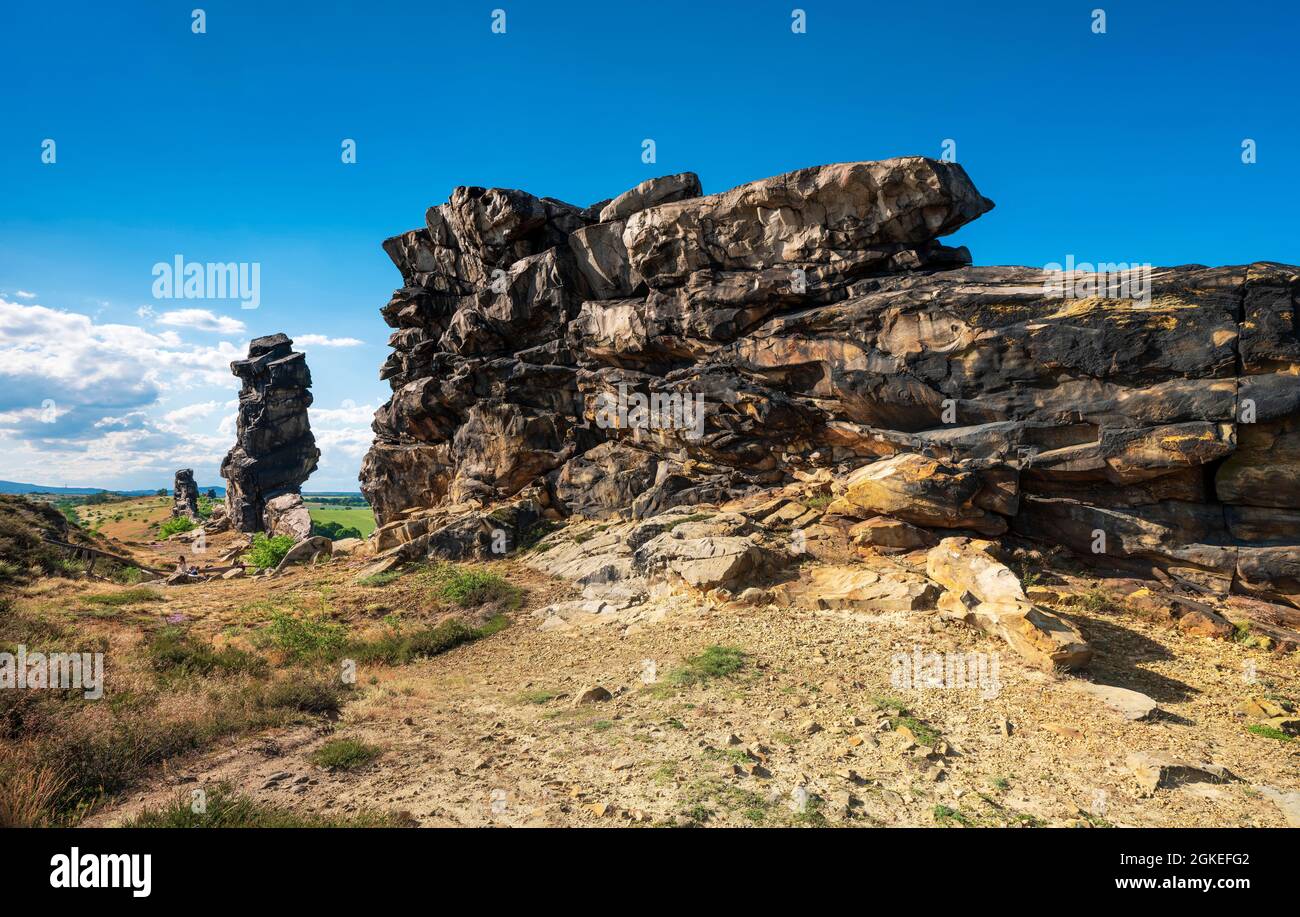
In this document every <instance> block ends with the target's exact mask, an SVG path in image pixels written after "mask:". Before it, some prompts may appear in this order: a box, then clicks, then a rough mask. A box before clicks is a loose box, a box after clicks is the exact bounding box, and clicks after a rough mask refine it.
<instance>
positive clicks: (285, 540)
mask: <svg viewBox="0 0 1300 917" xmlns="http://www.w3.org/2000/svg"><path fill="white" fill-rule="evenodd" d="M293 545H294V541H293V536H292V535H276V536H275V537H274V538H267V537H266V533H265V532H258V533H257V534H256V535H254V536H253V544H252V546H251V547H250V548H249V549H248V553H247V554H245V555H244V563H246V564H248V565H249V566H250V567H255V568H257V569H258V570H266V569H268V568H275V567H278V566H280V561H282V560H284V555H286V554H288V553H289V549H290V548H292V547H293Z"/></svg>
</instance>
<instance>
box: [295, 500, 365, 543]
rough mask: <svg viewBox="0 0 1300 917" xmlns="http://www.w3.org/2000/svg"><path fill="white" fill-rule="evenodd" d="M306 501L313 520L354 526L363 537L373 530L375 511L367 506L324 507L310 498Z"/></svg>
mask: <svg viewBox="0 0 1300 917" xmlns="http://www.w3.org/2000/svg"><path fill="white" fill-rule="evenodd" d="M306 502H307V509H308V510H309V511H310V512H311V518H312V521H313V522H337V523H338V524H339V525H349V526H355V527H356V528H358V529H360V530H361V534H362V536H364V537H368V536H369V535H370V533H371V532H373V531H374V530H375V513H374V511H373V510H372V509H371V508H370V507H368V506H346V507H338V506H328V507H325V506H320V505H318V504H315V503H313V502H312V501H311V500H308V501H306Z"/></svg>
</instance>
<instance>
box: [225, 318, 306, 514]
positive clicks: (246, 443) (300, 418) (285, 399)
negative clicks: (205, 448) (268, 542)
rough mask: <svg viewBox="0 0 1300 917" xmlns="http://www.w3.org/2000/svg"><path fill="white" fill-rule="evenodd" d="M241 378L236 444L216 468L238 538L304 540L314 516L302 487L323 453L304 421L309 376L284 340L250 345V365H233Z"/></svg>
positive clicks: (239, 362)
mask: <svg viewBox="0 0 1300 917" xmlns="http://www.w3.org/2000/svg"><path fill="white" fill-rule="evenodd" d="M230 371H231V372H232V373H234V374H235V375H236V376H238V377H239V378H240V380H241V381H242V382H243V387H242V388H241V389H240V391H239V417H238V419H237V421H236V435H237V437H238V440H237V442H236V443H235V446H234V448H233V449H231V450H230V452H229V453H228V454H227V455H226V458H225V460H224V461H223V462H222V463H221V476H222V477H223V478H225V479H226V508H227V511H228V515H229V518H230V521H231V524H232V525H234V527H235V528H236V529H238V530H239V531H241V532H262V531H265V532H270V533H271V534H275V535H292V536H293V537H294V538H298V539H301V538H306V537H307V536H308V535H310V534H311V517H310V516H309V515H308V512H307V508H306V506H304V505H303V502H302V496H301V491H300V488H301V486H302V483H303V482H304V481H306V480H307V478H308V476H309V475H310V474H311V473H312V472H313V471H315V470H316V462H317V460H318V459H319V458H320V450H319V449H317V448H316V439H315V437H313V436H312V433H311V426H310V425H309V424H308V422H307V408H308V407H310V406H311V401H312V398H311V392H310V391H308V389H309V388H310V387H311V371H310V370H309V369H308V368H307V360H306V357H305V356H304V355H303V354H302V353H298V352H296V351H294V350H293V341H291V340H289V338H288V336H286V335H284V334H272V335H268V336H266V337H260V338H255V339H254V340H253V342H252V343H251V344H249V346H248V359H247V360H236V361H235V362H233V363H231V364H230Z"/></svg>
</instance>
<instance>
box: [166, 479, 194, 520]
mask: <svg viewBox="0 0 1300 917" xmlns="http://www.w3.org/2000/svg"><path fill="white" fill-rule="evenodd" d="M172 515H173V516H185V517H187V518H189V519H194V520H196V521H197V520H198V518H199V486H198V485H197V484H195V483H194V469H192V468H182V469H180V470H179V471H177V472H176V483H175V485H174V487H173V489H172Z"/></svg>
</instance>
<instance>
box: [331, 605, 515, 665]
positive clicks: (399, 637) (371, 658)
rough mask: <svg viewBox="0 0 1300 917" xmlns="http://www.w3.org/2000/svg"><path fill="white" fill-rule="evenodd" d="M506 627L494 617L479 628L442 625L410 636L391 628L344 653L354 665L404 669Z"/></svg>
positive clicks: (451, 623)
mask: <svg viewBox="0 0 1300 917" xmlns="http://www.w3.org/2000/svg"><path fill="white" fill-rule="evenodd" d="M508 624H509V621H508V619H507V618H506V617H505V616H504V615H497V616H496V617H494V618H492V620H490V621H488V622H487V623H486V624H484V625H483V626H482V627H470V626H469V625H468V624H465V623H464V622H461V621H444V622H442V623H441V624H439V625H438V626H437V627H432V628H428V629H426V630H419V631H415V632H413V633H409V634H403V633H401V632H400V631H399V630H397V629H396V628H393V629H390V630H389V631H388V632H387V633H385V634H384V635H383V636H382V637H380V638H378V639H376V640H367V641H361V640H357V641H352V642H350V643H348V645H347V647H346V650H345V653H346V655H347V656H348V657H349V658H352V659H355V660H356V661H357V662H373V663H382V664H385V665H405V664H406V663H408V662H410V661H412V660H413V659H419V658H422V657H426V656H437V655H438V654H440V653H445V652H447V651H448V650H450V649H453V648H455V647H457V646H460V645H461V644H462V643H471V642H473V641H475V640H480V639H482V638H483V637H489V636H491V635H492V634H495V633H496V632H497V631H499V630H501V629H502V628H504V627H505V626H506V625H508Z"/></svg>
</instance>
